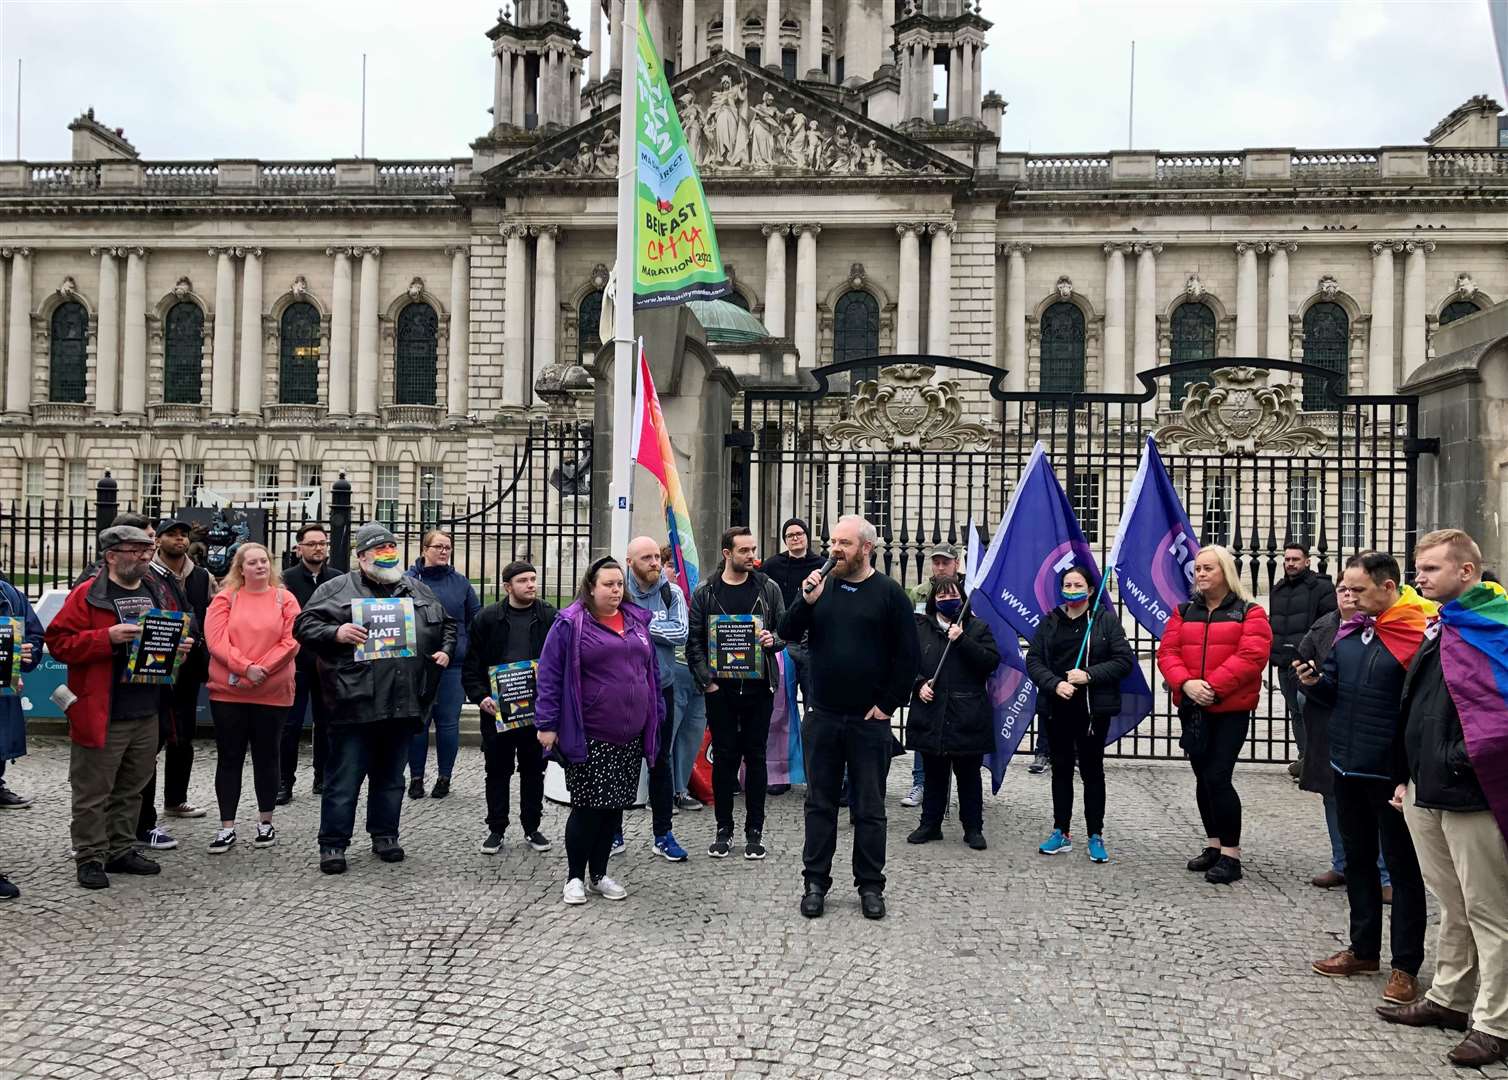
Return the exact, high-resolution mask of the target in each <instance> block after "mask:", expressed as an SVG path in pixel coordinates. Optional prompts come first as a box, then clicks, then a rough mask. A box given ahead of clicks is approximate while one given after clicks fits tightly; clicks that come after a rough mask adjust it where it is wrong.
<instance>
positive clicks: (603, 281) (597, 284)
mask: <svg viewBox="0 0 1508 1080" xmlns="http://www.w3.org/2000/svg"><path fill="white" fill-rule="evenodd" d="M609 274H610V271H609V270H608V268H607V264H606V263H598V264H597V265H596V266H594V267H592V288H594V289H605V288H607V279H608V277H609Z"/></svg>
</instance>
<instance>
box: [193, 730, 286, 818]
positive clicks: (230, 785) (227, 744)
mask: <svg viewBox="0 0 1508 1080" xmlns="http://www.w3.org/2000/svg"><path fill="white" fill-rule="evenodd" d="M209 711H210V715H211V716H213V717H214V719H215V749H216V751H217V752H218V756H217V758H216V761H215V798H216V799H217V800H218V801H219V803H220V820H221V821H234V820H236V807H237V805H238V804H239V803H240V801H241V771H242V769H243V767H244V766H245V764H246V749H247V747H248V746H249V747H250V748H251V781H252V786H253V787H254V788H255V789H256V793H257V809H258V810H259V811H261V812H262V813H264V814H270V813H272V808H273V807H274V806H275V805H277V795H278V738H279V737H280V736H281V734H282V731H283V718H284V717H285V716H286V715H287V714H288V710H287V709H284V708H282V707H281V706H278V705H247V704H243V703H241V702H236V701H211V702H210V703H209Z"/></svg>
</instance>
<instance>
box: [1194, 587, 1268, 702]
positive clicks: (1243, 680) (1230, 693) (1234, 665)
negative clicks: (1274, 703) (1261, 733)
mask: <svg viewBox="0 0 1508 1080" xmlns="http://www.w3.org/2000/svg"><path fill="white" fill-rule="evenodd" d="M1271 655H1272V624H1271V623H1269V622H1268V621H1267V612H1265V611H1263V610H1262V609H1261V608H1260V607H1258V606H1257V605H1256V604H1248V605H1247V608H1246V618H1245V619H1243V620H1242V622H1241V640H1240V642H1239V643H1237V645H1236V651H1235V652H1234V653H1232V654H1231V656H1230V657H1229V658H1227V659H1226V661H1225V662H1224V663H1223V664H1221V665H1220V666H1219V667H1217V668H1216V669H1215V670H1214V671H1212V672H1210V673H1209V674H1208V675H1206V676H1205V679H1206V680H1207V681H1208V682H1209V684H1210V688H1211V689H1212V690H1214V691H1215V696H1216V697H1218V698H1232V697H1235V696H1237V694H1238V693H1239V692H1240V691H1241V690H1242V689H1243V688H1246V687H1249V686H1251V685H1252V684H1254V683H1259V682H1261V681H1262V675H1263V673H1264V672H1266V670H1267V660H1268V657H1270V656H1271Z"/></svg>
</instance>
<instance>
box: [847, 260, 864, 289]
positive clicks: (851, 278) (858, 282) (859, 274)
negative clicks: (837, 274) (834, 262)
mask: <svg viewBox="0 0 1508 1080" xmlns="http://www.w3.org/2000/svg"><path fill="white" fill-rule="evenodd" d="M848 283H849V284H850V285H852V286H853V287H854V288H855V289H861V288H863V287H864V264H863V263H858V262H856V263H854V264H853V265H852V266H850V267H849V268H848Z"/></svg>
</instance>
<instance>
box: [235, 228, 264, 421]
mask: <svg viewBox="0 0 1508 1080" xmlns="http://www.w3.org/2000/svg"><path fill="white" fill-rule="evenodd" d="M245 258H246V261H245V263H244V264H243V265H244V269H243V270H242V271H241V378H240V381H239V385H240V387H241V400H240V401H238V402H237V403H236V415H237V416H242V417H249V418H251V419H253V420H256V421H260V420H261V419H262V249H261V248H247V249H246V250H245Z"/></svg>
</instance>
